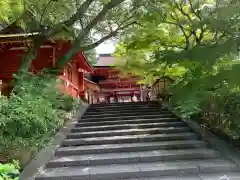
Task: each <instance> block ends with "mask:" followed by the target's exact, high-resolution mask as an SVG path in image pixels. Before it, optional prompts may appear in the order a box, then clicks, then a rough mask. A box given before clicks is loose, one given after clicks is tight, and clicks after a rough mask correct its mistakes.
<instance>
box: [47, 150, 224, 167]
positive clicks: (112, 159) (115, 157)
mask: <svg viewBox="0 0 240 180" xmlns="http://www.w3.org/2000/svg"><path fill="white" fill-rule="evenodd" d="M218 157H220V153H219V152H218V151H215V150H212V149H206V148H204V149H184V150H154V151H143V152H125V153H106V154H86V155H78V156H62V157H55V158H54V159H53V160H51V161H50V162H49V163H48V165H47V167H48V168H56V167H70V166H88V165H90V166H94V165H107V164H126V163H141V162H156V161H174V160H175V161H177V160H194V159H209V160H210V159H213V158H218Z"/></svg>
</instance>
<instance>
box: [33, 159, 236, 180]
mask: <svg viewBox="0 0 240 180" xmlns="http://www.w3.org/2000/svg"><path fill="white" fill-rule="evenodd" d="M236 170H237V166H236V165H235V164H233V163H230V162H229V161H226V160H223V159H216V160H211V161H209V160H194V161H181V162H154V163H137V164H136V163H134V164H120V165H118V164H111V165H101V166H88V167H79V166H76V167H62V168H48V169H45V170H44V171H43V172H42V173H41V174H40V175H38V176H37V177H36V180H60V179H67V180H77V179H78V180H81V179H86V180H117V179H124V178H125V179H126V178H140V177H158V176H166V175H173V174H178V175H181V174H191V175H192V174H198V173H205V172H212V173H214V172H230V171H236Z"/></svg>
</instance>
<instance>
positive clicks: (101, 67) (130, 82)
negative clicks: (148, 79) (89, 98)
mask: <svg viewBox="0 0 240 180" xmlns="http://www.w3.org/2000/svg"><path fill="white" fill-rule="evenodd" d="M115 62H116V59H115V58H114V57H113V56H111V55H110V54H100V55H99V58H98V62H97V64H96V66H95V70H94V77H95V78H96V79H97V83H98V84H99V86H100V92H99V93H97V96H98V98H99V101H101V102H116V101H132V97H133V96H135V97H137V98H138V99H140V96H141V95H140V85H139V84H138V83H137V81H139V78H138V77H136V76H133V75H129V76H128V77H122V76H121V72H120V71H119V70H117V69H115V68H114V64H115ZM95 81H96V80H95Z"/></svg>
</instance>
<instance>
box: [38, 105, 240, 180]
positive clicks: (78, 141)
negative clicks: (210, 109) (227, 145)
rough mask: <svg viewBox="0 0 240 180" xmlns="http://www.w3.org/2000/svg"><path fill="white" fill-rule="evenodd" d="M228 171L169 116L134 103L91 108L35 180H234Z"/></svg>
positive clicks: (228, 164)
mask: <svg viewBox="0 0 240 180" xmlns="http://www.w3.org/2000/svg"><path fill="white" fill-rule="evenodd" d="M234 172H239V169H238V166H237V165H236V164H235V163H234V162H232V161H231V160H230V159H228V158H226V157H224V156H223V155H222V153H221V152H219V151H217V150H215V149H214V148H213V147H211V145H210V144H208V143H207V142H205V141H203V140H201V139H200V136H198V135H197V134H196V133H194V132H193V131H192V130H191V129H190V128H189V127H188V126H187V124H185V123H184V122H183V121H181V120H179V119H178V118H176V117H175V116H174V115H173V114H172V113H171V112H169V111H168V110H166V109H164V108H160V105H159V104H157V103H155V102H148V103H140V102H138V103H122V104H120V103H119V104H105V105H102V104H101V105H91V106H90V107H89V108H88V110H87V111H86V112H85V114H84V115H83V117H82V118H81V119H79V121H78V122H77V123H76V124H75V126H74V128H73V129H72V130H71V132H70V133H69V134H68V135H67V137H66V139H65V140H64V141H63V142H62V144H61V147H60V148H58V149H57V151H56V152H55V156H54V157H53V158H52V159H51V160H50V161H49V162H48V164H47V165H46V167H45V169H44V170H43V171H42V172H41V173H40V174H38V176H37V177H36V178H35V179H36V180H117V179H122V180H123V179H125V180H127V179H128V180H131V179H132V180H134V179H135V180H137V179H138V180H154V179H155V180H240V173H234ZM224 178H225V179H224Z"/></svg>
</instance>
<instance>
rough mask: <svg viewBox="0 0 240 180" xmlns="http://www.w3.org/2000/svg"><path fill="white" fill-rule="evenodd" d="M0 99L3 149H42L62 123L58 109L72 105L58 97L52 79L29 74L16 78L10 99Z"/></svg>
mask: <svg viewBox="0 0 240 180" xmlns="http://www.w3.org/2000/svg"><path fill="white" fill-rule="evenodd" d="M19 82H21V83H19ZM0 99H1V101H2V102H3V103H1V108H0V114H1V116H0V118H1V119H0V122H1V123H0V129H1V131H0V132H1V136H0V137H1V140H0V147H4V148H6V149H8V148H9V149H22V148H28V147H35V148H39V147H41V146H42V145H44V143H45V141H47V140H49V138H51V137H52V135H53V134H54V133H55V132H56V131H57V130H58V129H59V128H60V127H61V126H62V125H63V123H64V118H62V117H61V116H60V115H61V111H60V109H59V108H60V107H61V109H62V110H67V111H70V110H72V108H73V107H74V106H75V103H74V102H75V101H74V100H73V99H72V98H69V97H68V96H66V95H65V96H64V97H63V96H62V95H61V93H60V92H59V90H58V89H57V81H56V79H55V78H54V77H52V76H49V75H39V76H34V75H32V74H30V73H28V74H25V75H23V76H21V78H20V77H19V78H18V77H17V84H16V85H15V87H14V89H13V93H12V94H11V96H10V97H9V99H6V98H5V97H0ZM59 103H60V104H61V105H60V106H59Z"/></svg>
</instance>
